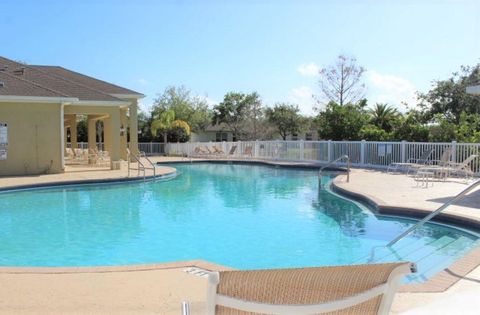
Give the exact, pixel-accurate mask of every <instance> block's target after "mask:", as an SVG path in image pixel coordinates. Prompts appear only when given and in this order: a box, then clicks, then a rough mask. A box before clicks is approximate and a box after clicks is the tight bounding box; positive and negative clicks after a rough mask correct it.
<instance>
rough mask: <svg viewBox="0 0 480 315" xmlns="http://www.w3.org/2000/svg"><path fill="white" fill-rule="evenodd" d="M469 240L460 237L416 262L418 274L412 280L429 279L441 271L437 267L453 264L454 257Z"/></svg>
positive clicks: (440, 268)
mask: <svg viewBox="0 0 480 315" xmlns="http://www.w3.org/2000/svg"><path fill="white" fill-rule="evenodd" d="M470 242H471V240H470V239H469V238H467V237H465V236H461V237H459V238H458V239H456V240H454V241H453V242H451V243H449V244H447V245H445V246H444V247H442V248H439V249H438V250H436V251H435V252H434V253H432V254H430V255H425V256H424V257H422V258H420V259H419V260H417V267H418V274H416V275H414V276H413V277H414V278H422V279H428V278H431V277H432V276H433V275H435V274H436V273H438V272H440V271H441V270H442V267H438V266H439V265H440V266H441V265H445V263H447V265H449V264H451V263H453V262H454V261H455V260H456V258H455V257H454V256H450V255H454V254H456V253H458V252H461V251H463V250H464V249H465V248H466V246H465V244H469V243H470Z"/></svg>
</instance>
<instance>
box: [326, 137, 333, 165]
mask: <svg viewBox="0 0 480 315" xmlns="http://www.w3.org/2000/svg"><path fill="white" fill-rule="evenodd" d="M327 148H328V151H327V152H328V162H330V161H332V155H333V151H332V140H328V147H327Z"/></svg>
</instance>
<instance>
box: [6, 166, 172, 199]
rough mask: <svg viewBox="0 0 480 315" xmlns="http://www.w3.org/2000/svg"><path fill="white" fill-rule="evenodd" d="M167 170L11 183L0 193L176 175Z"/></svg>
mask: <svg viewBox="0 0 480 315" xmlns="http://www.w3.org/2000/svg"><path fill="white" fill-rule="evenodd" d="M164 168H166V169H167V170H166V171H165V172H163V173H161V174H158V175H155V176H153V175H147V176H145V177H143V176H135V177H110V178H101V179H98V178H97V179H90V178H88V179H74V180H60V181H47V182H42V183H33V184H20V185H12V186H6V187H0V193H4V192H14V191H22V190H33V189H48V188H59V187H65V186H83V185H98V184H100V185H101V184H121V183H134V182H144V181H154V180H166V179H171V178H174V177H176V176H177V175H178V173H177V170H176V169H175V168H173V167H164Z"/></svg>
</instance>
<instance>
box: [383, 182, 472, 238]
mask: <svg viewBox="0 0 480 315" xmlns="http://www.w3.org/2000/svg"><path fill="white" fill-rule="evenodd" d="M478 185H480V180H477V181H475V182H473V183H472V184H470V185H469V186H468V187H467V188H465V189H464V190H462V191H461V192H460V193H458V194H457V195H456V196H455V197H453V198H452V199H450V200H449V201H447V202H445V203H444V204H443V205H441V206H440V207H439V208H438V209H437V210H435V211H432V212H431V213H430V214H429V215H427V216H426V217H425V218H423V219H422V220H420V221H418V222H417V223H416V224H415V225H413V226H411V227H410V228H409V229H407V230H406V231H404V232H403V233H401V234H400V235H398V236H397V237H395V238H394V239H393V240H391V241H390V242H389V243H388V244H387V245H386V246H387V247H390V246H392V245H394V244H395V243H397V242H398V241H400V240H401V239H402V238H404V237H405V236H407V235H408V234H410V233H411V232H412V231H413V230H415V229H417V228H419V227H420V226H422V225H423V224H425V223H426V222H428V221H429V220H430V219H432V218H433V217H435V216H436V215H437V214H439V213H440V212H442V211H443V210H445V209H446V208H448V207H449V206H450V205H452V203H454V202H455V201H458V200H460V199H462V198H463V197H464V196H465V195H466V194H467V193H469V192H470V191H472V190H473V189H474V188H476V187H477V186H478Z"/></svg>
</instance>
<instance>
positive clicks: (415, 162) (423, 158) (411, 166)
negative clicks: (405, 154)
mask: <svg viewBox="0 0 480 315" xmlns="http://www.w3.org/2000/svg"><path fill="white" fill-rule="evenodd" d="M433 151H434V149H433V148H430V149H428V150H425V151H423V153H422V154H421V155H420V158H418V159H408V160H407V162H394V163H391V164H390V165H388V167H387V173H389V172H392V171H393V172H396V171H398V169H399V168H403V169H406V170H407V174H409V173H410V171H411V170H417V169H418V168H419V167H422V166H425V165H426V164H427V163H428V160H429V158H430V155H432V153H433Z"/></svg>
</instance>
